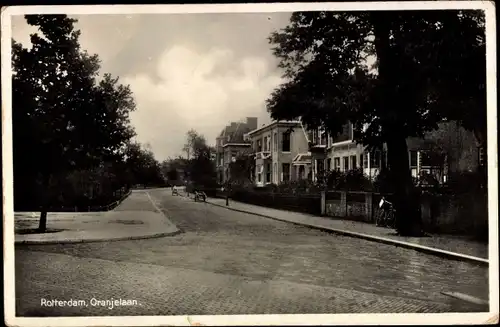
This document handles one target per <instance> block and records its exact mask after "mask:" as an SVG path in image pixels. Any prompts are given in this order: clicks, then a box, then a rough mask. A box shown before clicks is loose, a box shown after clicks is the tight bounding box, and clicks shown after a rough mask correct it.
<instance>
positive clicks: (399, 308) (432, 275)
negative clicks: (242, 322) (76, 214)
mask: <svg viewBox="0 0 500 327" xmlns="http://www.w3.org/2000/svg"><path fill="white" fill-rule="evenodd" d="M149 195H150V197H151V199H152V200H153V202H154V203H155V205H156V206H157V207H159V208H160V209H161V210H162V211H163V212H164V214H165V215H166V216H167V217H168V218H169V219H170V220H171V221H172V222H173V223H174V224H176V225H177V227H178V228H179V229H181V230H182V233H181V234H178V235H176V236H170V237H163V238H155V239H145V240H134V241H115V242H99V243H82V244H64V245H63V244H61V245H19V246H16V257H15V259H16V311H17V312H16V315H18V316H60V315H64V316H81V315H85V316H96V315H107V316H109V315H195V314H281V313H393V312H394V313H395V312H457V311H485V310H487V308H486V307H484V306H478V305H474V304H471V303H469V302H465V301H462V300H458V299H454V298H452V297H449V296H446V295H443V294H442V293H441V292H459V293H463V294H467V295H470V296H474V297H478V298H481V299H485V300H487V299H488V268H487V267H480V266H475V265H473V264H471V263H464V262H458V261H451V260H444V259H441V258H438V257H434V256H430V255H425V254H422V253H418V252H416V251H411V250H406V249H402V248H397V247H394V246H391V245H384V244H379V243H374V242H368V241H365V240H361V239H356V238H349V237H343V236H337V235H334V234H329V233H326V232H322V231H318V230H312V229H309V228H306V227H301V226H297V225H293V224H289V223H285V222H279V221H275V220H271V219H267V218H262V217H258V216H254V215H250V214H244V213H239V212H234V211H230V210H227V209H224V208H220V207H216V206H213V205H210V204H207V203H200V202H194V201H193V200H191V199H187V198H184V197H179V196H175V197H174V196H171V192H170V190H166V189H156V190H150V191H149ZM127 205H128V207H123V206H122V207H120V208H118V210H134V209H136V210H137V214H138V215H140V214H141V210H142V211H144V210H153V209H151V207H150V206H148V205H147V203H142V202H141V203H139V202H138V203H137V204H134V203H130V202H129V203H128V204H127ZM92 298H95V299H99V300H111V299H123V300H136V301H137V303H135V304H134V305H132V306H115V307H113V308H110V307H109V306H101V305H96V303H95V301H91V299H92ZM42 299H47V300H49V299H57V300H69V299H73V300H84V301H85V304H84V305H83V304H82V305H79V306H75V307H70V306H65V307H55V306H54V307H48V306H42V305H41V300H42ZM82 303H83V302H82Z"/></svg>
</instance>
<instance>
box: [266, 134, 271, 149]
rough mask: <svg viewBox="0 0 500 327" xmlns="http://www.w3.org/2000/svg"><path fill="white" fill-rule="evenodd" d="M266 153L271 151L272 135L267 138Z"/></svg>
mask: <svg viewBox="0 0 500 327" xmlns="http://www.w3.org/2000/svg"><path fill="white" fill-rule="evenodd" d="M266 151H271V135H269V136H268V137H266Z"/></svg>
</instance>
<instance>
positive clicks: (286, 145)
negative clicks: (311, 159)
mask: <svg viewBox="0 0 500 327" xmlns="http://www.w3.org/2000/svg"><path fill="white" fill-rule="evenodd" d="M290 134H291V133H290V132H284V133H283V140H282V143H281V151H283V152H290Z"/></svg>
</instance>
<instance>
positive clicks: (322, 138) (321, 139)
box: [319, 129, 328, 145]
mask: <svg viewBox="0 0 500 327" xmlns="http://www.w3.org/2000/svg"><path fill="white" fill-rule="evenodd" d="M327 142H328V134H327V133H326V131H325V130H323V129H321V130H320V131H319V144H320V145H327Z"/></svg>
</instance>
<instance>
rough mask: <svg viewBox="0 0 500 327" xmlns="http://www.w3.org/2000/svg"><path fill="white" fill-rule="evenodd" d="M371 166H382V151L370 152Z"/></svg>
mask: <svg viewBox="0 0 500 327" xmlns="http://www.w3.org/2000/svg"><path fill="white" fill-rule="evenodd" d="M370 168H380V151H378V150H376V151H373V152H370Z"/></svg>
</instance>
